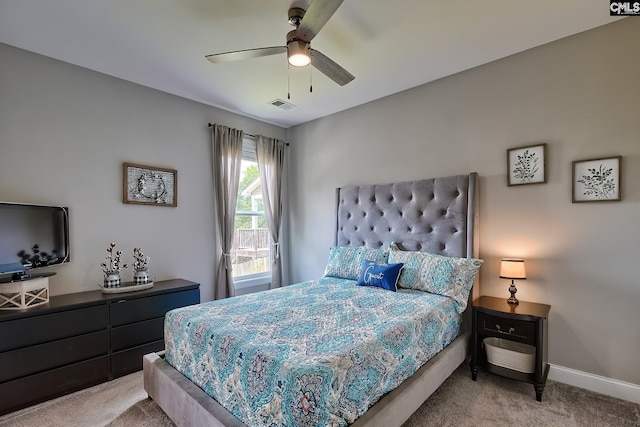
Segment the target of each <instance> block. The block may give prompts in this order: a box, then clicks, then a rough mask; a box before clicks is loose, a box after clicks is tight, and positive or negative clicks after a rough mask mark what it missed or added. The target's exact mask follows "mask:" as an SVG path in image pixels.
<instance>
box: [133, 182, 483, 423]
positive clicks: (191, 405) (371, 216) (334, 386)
mask: <svg viewBox="0 0 640 427" xmlns="http://www.w3.org/2000/svg"><path fill="white" fill-rule="evenodd" d="M477 181H478V178H477V174H475V173H471V174H468V175H458V176H451V177H445V178H434V179H426V180H420V181H411V182H402V183H394V184H384V185H361V186H348V187H342V188H339V189H337V190H336V234H335V242H334V243H335V246H334V247H333V248H332V251H337V252H339V251H340V250H342V249H344V248H346V249H345V251H346V252H345V253H354V251H355V252H358V251H361V248H370V249H366V251H368V252H371V251H374V250H377V251H378V252H377V253H382V252H385V251H386V253H387V256H388V259H385V260H384V261H383V262H389V263H391V261H392V259H391V258H392V257H393V256H395V257H396V260H405V261H406V260H408V259H409V258H406V257H407V256H414V255H418V256H422V255H423V254H424V255H425V256H428V257H431V258H429V259H432V258H434V257H438V256H439V255H444V256H446V257H447V258H446V259H447V262H449V260H453V259H457V258H469V259H473V258H477V247H478V240H477V227H476V226H475V224H476V222H477V218H478V210H477V203H478V198H477V191H478V183H477ZM392 242H393V246H392V247H391V248H389V245H390V244H391V243H392ZM398 248H400V249H401V250H398ZM350 250H351V252H349V251H350ZM358 253H360V252H358ZM333 254H334V253H333V252H332V254H331V255H330V257H329V262H328V265H327V271H326V272H325V276H326V277H324V278H322V279H319V280H316V281H311V282H305V283H301V284H297V285H292V286H288V287H285V288H281V289H277V290H274V291H268V292H269V294H268V296H269V301H271V302H270V303H269V304H273V305H272V306H269V305H265V304H264V295H260V294H250V295H246V296H243V297H237V298H232V299H228V300H223V301H216V302H212V303H204V304H201V305H200V306H199V307H195V308H187V309H179V310H175V311H172V312H170V313H168V315H167V318H166V322H165V344H166V348H167V350H166V351H167V354H166V355H165V357H164V358H163V357H162V355H158V354H154V353H152V354H148V355H145V356H144V359H143V365H144V387H145V390H146V391H147V393H148V394H149V396H150V397H151V398H152V399H154V400H155V401H156V402H157V403H158V405H159V406H160V407H161V408H162V409H163V410H164V411H165V412H166V413H167V415H169V417H170V418H172V419H173V420H174V422H176V424H177V425H179V426H203V425H207V426H226V427H231V426H246V425H335V426H339V425H347V424H348V425H353V426H400V425H402V423H403V422H404V421H406V419H407V418H408V417H409V416H410V415H411V414H412V413H413V412H414V411H415V410H416V409H417V408H418V407H419V406H420V405H421V404H422V403H423V402H424V401H425V400H426V398H427V397H428V396H429V395H430V394H431V393H433V391H435V390H436V389H437V388H438V387H439V386H440V384H442V382H444V380H445V379H446V378H447V377H448V376H449V375H450V374H451V373H452V372H453V371H454V370H455V369H456V368H457V367H458V366H459V365H460V364H461V363H462V362H463V361H464V360H465V358H466V355H467V353H468V351H467V349H468V340H469V333H468V330H469V329H470V328H469V326H470V316H469V311H470V310H467V309H466V308H467V307H468V306H470V304H467V302H468V300H469V299H471V298H473V295H474V292H471V293H468V297H467V294H465V293H464V292H459V294H455V295H449V294H446V296H441V295H432V294H431V293H430V292H422V291H420V290H415V289H406V288H405V289H399V290H400V292H396V293H393V296H391V295H392V293H390V292H388V291H386V290H382V289H379V288H372V287H367V286H356V282H357V280H358V277H354V276H353V272H349V271H344V266H345V265H348V264H346V263H345V259H346V258H343V259H341V260H339V261H341V262H338V263H334V264H333V267H332V264H331V259H332V255H333ZM431 254H435V255H431ZM343 255H344V254H343ZM403 257H405V258H403ZM441 258H442V257H441ZM367 259H371V258H367ZM359 261H360V260H359ZM465 261H466V260H465ZM405 265H408V264H407V263H405ZM478 266H479V264H478ZM377 267H379V266H377ZM332 268H334V270H335V271H332V270H331V269H332ZM347 270H348V269H347ZM336 272H337V273H336ZM349 274H351V275H352V276H349ZM336 276H337V277H336ZM473 276H475V273H474V275H473ZM473 276H470V277H471V281H473ZM407 277H409V276H407ZM467 278H468V277H467ZM360 280H361V277H360ZM400 280H401V281H402V280H403V276H401V279H400ZM408 280H412V279H411V278H410V277H409V279H408ZM436 284H437V283H436ZM474 289H477V286H475V287H474ZM466 290H467V292H468V288H467V289H466ZM447 292H448V291H447ZM475 293H477V292H475ZM462 294H464V300H462V297H461V296H460V295H462ZM240 298H241V299H242V301H243V305H239V304H236V300H237V299H240ZM305 300H315V301H316V302H315V303H314V304H311V305H308V306H305V305H304V301H305ZM323 304H324V305H323ZM331 307H338V308H339V309H335V312H336V313H335V316H334V314H333V311H332V316H334V317H331V316H329V315H326V313H327V312H328V310H333V309H332V308H331ZM408 307H413V309H412V310H409V309H408ZM261 309H263V310H264V311H263V312H261V313H260V316H253V317H251V316H249V314H250V313H254V314H255V312H259V311H260V310H261ZM294 310H298V311H301V314H302V316H301V317H299V319H304V320H296V324H292V323H290V322H291V321H292V320H291V319H293V318H292V317H291V313H292V312H293V311H294ZM417 313H419V314H420V316H424V317H425V319H423V318H418V317H415V316H417ZM425 313H432V314H429V315H428V316H427V315H426V314H425ZM298 314H300V313H298ZM225 316H226V317H225ZM426 317H430V318H431V319H430V320H429V322H436V323H437V324H438V325H439V326H438V327H437V328H434V327H433V326H431V325H432V323H427V320H426ZM336 318H340V319H342V320H340V321H339V322H337V321H336V320H335V319H336ZM204 319H206V322H203V320H204ZM252 319H254V320H252ZM332 319H333V320H332ZM211 322H213V323H211ZM215 322H218V323H215ZM278 322H280V323H278ZM282 322H284V323H282ZM287 322H289V323H287ZM376 322H377V323H376ZM394 322H395V323H394ZM338 323H340V324H344V325H348V326H349V327H350V329H349V328H347V329H345V330H340V331H339V332H336V330H337V327H338V326H339V325H338ZM242 325H246V326H242ZM274 325H278V326H276V327H274ZM423 325H424V326H423ZM225 328H227V329H230V330H227V329H225ZM403 328H404V329H403ZM408 329H410V330H411V333H409V334H407V336H411V337H412V338H411V339H412V342H409V341H407V342H406V343H405V342H403V343H401V344H398V342H397V340H396V335H394V331H400V330H408ZM234 330H235V331H236V332H234ZM238 331H239V332H238ZM376 331H377V332H376ZM233 333H239V334H240V335H243V334H244V335H245V336H244V337H240V336H235V335H232V334H233ZM241 338H244V339H241ZM394 340H395V341H394ZM427 341H429V342H427ZM354 343H355V344H354ZM358 343H360V344H358ZM234 346H235V347H234ZM222 350H224V351H222ZM374 355H375V357H374ZM285 356H286V357H285ZM289 356H291V357H290V358H289V359H287V357H289ZM302 356H304V357H302ZM229 357H230V358H231V360H227V359H225V358H229ZM165 358H166V360H165ZM303 359H304V360H303ZM292 360H295V361H296V363H300V365H299V366H298V365H293V362H292ZM174 366H175V367H177V368H178V369H176V368H174ZM416 368H418V369H417V370H416ZM269 369H272V370H275V371H277V372H278V373H279V376H278V377H277V381H274V382H273V383H272V384H271V385H269V384H267V383H265V380H264V376H262V375H256V372H259V373H260V372H262V371H267V370H269ZM305 369H306V370H305ZM356 380H357V381H356ZM374 380H375V381H374ZM378 380H379V382H376V381H378ZM196 384H197V385H196ZM207 392H208V393H209V394H212V395H214V396H216V398H217V400H218V401H220V402H221V403H223V404H224V406H223V405H221V404H220V403H218V401H216V400H215V399H213V398H211V397H210V396H209V394H207ZM371 405H372V406H371ZM321 407H322V408H321ZM325 407H326V408H328V409H327V411H324V408H325ZM252 417H253V418H252ZM240 418H242V419H243V420H245V421H246V423H245V422H243V421H241V420H240Z"/></svg>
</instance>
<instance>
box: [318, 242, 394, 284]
mask: <svg viewBox="0 0 640 427" xmlns="http://www.w3.org/2000/svg"><path fill="white" fill-rule="evenodd" d="M388 256H389V252H388V250H387V249H385V248H378V249H375V248H368V247H366V246H332V247H331V250H330V251H329V260H328V261H327V267H326V268H325V270H324V276H325V277H327V276H330V277H339V278H341V279H349V280H358V277H360V273H361V272H362V263H363V262H364V261H365V260H368V261H375V262H378V263H381V264H386V262H387V257H388Z"/></svg>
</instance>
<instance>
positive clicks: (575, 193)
mask: <svg viewBox="0 0 640 427" xmlns="http://www.w3.org/2000/svg"><path fill="white" fill-rule="evenodd" d="M621 163H622V156H613V157H604V158H601V159H588V160H575V161H573V163H572V169H573V171H572V180H571V183H572V185H571V187H572V196H571V201H572V202H573V203H580V202H619V201H620V200H622V192H621V190H620V185H621V184H622V183H621V181H620V176H621V166H622V164H621Z"/></svg>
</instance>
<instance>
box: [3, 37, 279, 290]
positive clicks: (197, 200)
mask: <svg viewBox="0 0 640 427" xmlns="http://www.w3.org/2000/svg"><path fill="white" fill-rule="evenodd" d="M0 64H2V65H1V66H0V200H2V201H11V202H24V203H39V204H49V203H51V204H60V205H65V206H69V208H70V219H71V226H70V228H71V251H72V252H71V262H70V263H68V264H65V265H62V266H59V267H57V268H55V270H54V271H56V272H57V275H56V276H53V277H51V279H50V290H51V294H52V295H56V294H65V293H73V292H80V291H87V290H96V289H98V288H97V284H98V283H100V282H101V280H102V271H101V269H100V263H101V262H102V261H103V258H104V256H105V255H106V248H107V245H108V244H109V242H116V243H117V248H120V249H122V250H124V251H125V252H126V258H127V259H129V260H130V259H131V257H132V253H133V248H134V247H141V248H142V249H143V250H144V253H145V254H146V255H148V256H150V257H151V263H150V272H151V274H152V276H155V277H156V278H157V279H158V280H161V279H169V278H176V277H180V278H184V279H188V280H193V281H195V282H199V283H200V284H201V285H202V286H201V297H202V299H203V300H209V299H212V297H213V291H212V282H213V277H214V274H213V262H212V260H213V258H214V253H215V249H216V248H215V244H214V227H213V222H212V215H213V195H212V178H211V177H212V174H211V146H210V132H209V130H208V128H207V123H208V122H212V123H220V124H224V125H227V126H230V127H236V128H241V129H244V130H245V131H246V132H249V133H253V134H263V135H267V136H272V137H277V138H284V137H285V133H286V131H285V130H284V129H282V128H279V127H276V126H272V125H269V124H265V123H262V122H259V121H256V120H252V119H248V118H245V117H241V116H238V115H235V114H231V113H228V112H226V111H222V110H219V109H215V108H211V107H207V106H205V105H202V104H198V103H195V102H192V101H188V100H185V99H182V98H179V97H176V96H173V95H169V94H166V93H163V92H159V91H156V90H153V89H149V88H145V87H142V86H138V85H135V84H132V83H128V82H125V81H122V80H119V79H116V78H112V77H108V76H105V75H103V74H99V73H96V72H93V71H90V70H87V69H83V68H79V67H76V66H73V65H69V64H66V63H62V62H59V61H55V60H52V59H49V58H46V57H43V56H40V55H36V54H32V53H29V52H25V51H23V50H19V49H15V48H13V47H10V46H7V45H3V44H0ZM212 84H214V82H212ZM125 161H127V162H134V163H142V164H148V165H154V166H161V167H168V168H172V169H177V171H178V206H177V207H176V208H169V207H154V206H138V205H125V204H123V203H122V163H123V162H125ZM127 275H128V276H127ZM132 275H133V272H132V271H131V270H128V271H127V270H125V273H124V274H123V278H124V279H125V280H131V277H132Z"/></svg>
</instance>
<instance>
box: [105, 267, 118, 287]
mask: <svg viewBox="0 0 640 427" xmlns="http://www.w3.org/2000/svg"><path fill="white" fill-rule="evenodd" d="M104 287H105V288H118V287H120V270H115V271H107V272H105V273H104Z"/></svg>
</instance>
